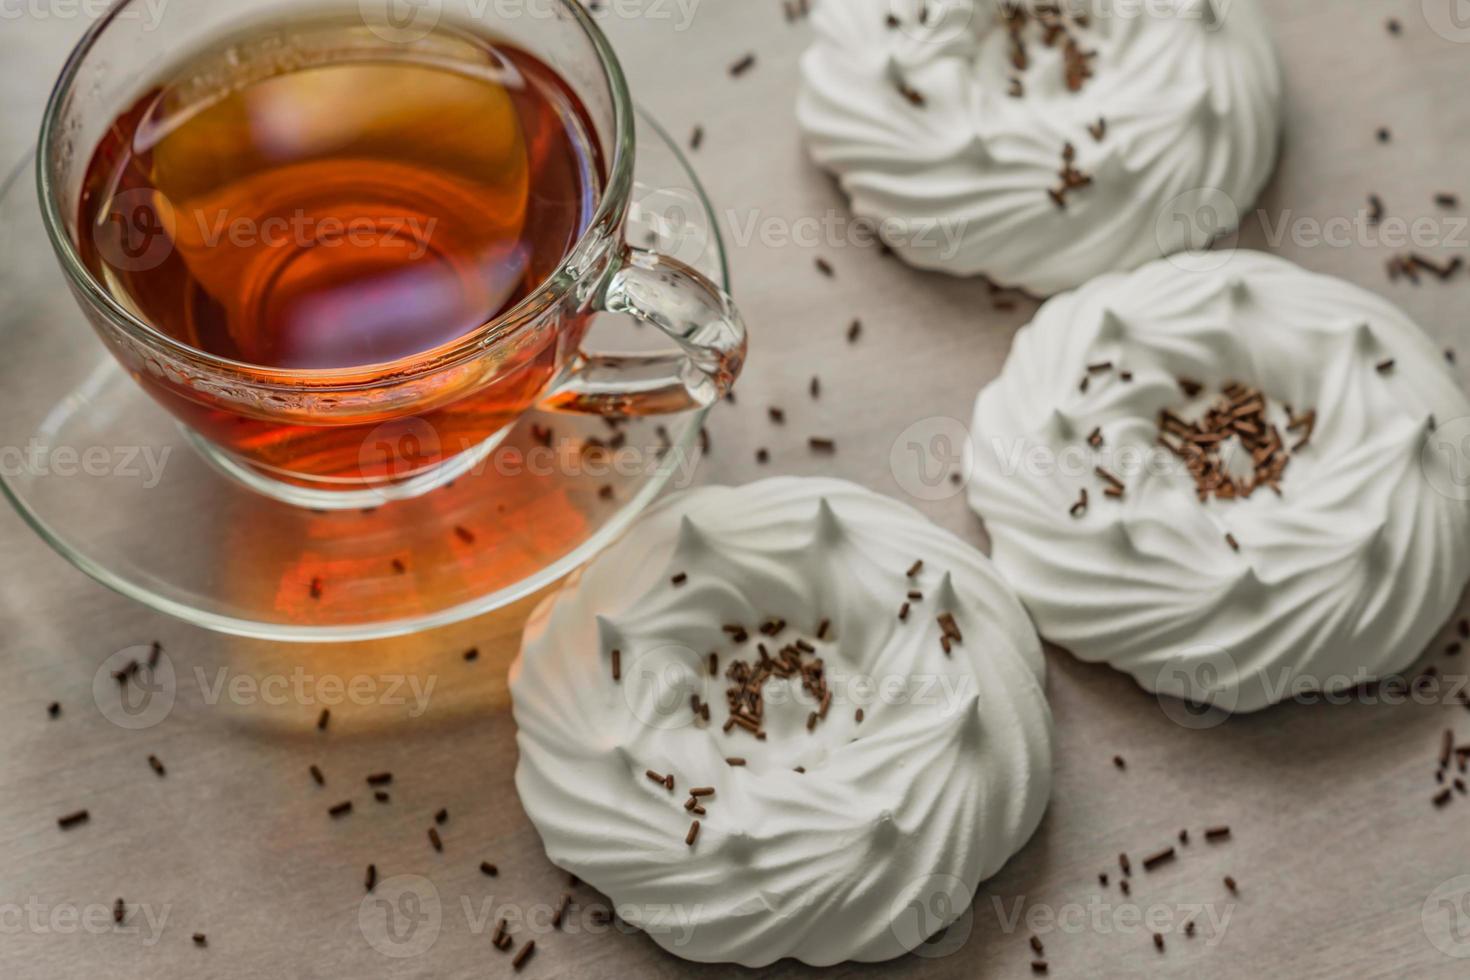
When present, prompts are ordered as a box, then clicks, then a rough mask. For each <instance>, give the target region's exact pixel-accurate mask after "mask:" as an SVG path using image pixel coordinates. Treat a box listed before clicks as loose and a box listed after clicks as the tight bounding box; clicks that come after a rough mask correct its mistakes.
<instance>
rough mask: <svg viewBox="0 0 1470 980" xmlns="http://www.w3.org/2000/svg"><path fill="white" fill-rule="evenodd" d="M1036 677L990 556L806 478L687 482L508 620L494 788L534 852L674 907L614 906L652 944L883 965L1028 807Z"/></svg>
mask: <svg viewBox="0 0 1470 980" xmlns="http://www.w3.org/2000/svg"><path fill="white" fill-rule="evenodd" d="M919 559H922V561H923V564H922V565H921V566H920V565H917V564H916V562H917V561H918V560H919ZM680 570H682V571H685V572H687V573H688V580H687V582H686V583H685V584H684V585H683V586H680V587H674V586H672V585H671V584H670V581H669V579H670V576H671V575H672V574H674V572H676V571H680ZM910 573H912V574H910ZM916 588H917V589H921V590H922V591H923V593H924V602H923V608H924V610H925V613H924V615H913V616H910V617H909V618H908V621H907V622H900V621H899V620H898V619H897V618H896V617H895V616H894V615H893V610H894V609H895V608H897V606H898V604H899V602H900V601H901V600H902V598H903V596H904V595H905V594H906V593H907V592H908V591H910V590H911V589H916ZM916 608H917V607H916ZM737 630H738V632H737ZM742 637H743V642H741V639H742ZM945 643H947V644H948V647H949V651H948V654H946V651H945V648H944V644H945ZM613 649H619V650H621V651H622V657H623V664H624V670H623V678H622V682H621V683H614V682H613V681H612V680H611V679H610V678H609V676H608V669H607V658H608V655H609V654H610V652H611V651H612V650H613ZM711 653H716V654H718V664H719V671H718V676H711V673H710V670H709V664H710V662H711V661H710V654H711ZM1044 676H1045V667H1044V663H1043V660H1042V656H1041V646H1040V642H1039V640H1038V639H1037V637H1036V634H1035V631H1034V629H1033V628H1032V626H1031V623H1030V621H1029V620H1028V619H1027V617H1026V613H1025V610H1024V609H1023V608H1022V606H1021V604H1020V602H1019V601H1018V600H1017V599H1016V597H1015V595H1014V593H1013V592H1012V591H1011V590H1010V589H1009V588H1008V587H1007V586H1006V584H1005V583H1004V582H1003V581H1002V580H1001V578H1000V576H999V575H998V574H997V572H996V570H995V568H994V567H993V566H992V565H991V564H990V562H989V560H988V559H986V558H985V556H984V555H982V554H981V553H980V552H979V551H978V550H976V549H975V548H973V547H971V546H970V545H968V544H966V543H965V542H963V541H961V540H960V539H959V538H957V537H955V536H953V535H951V534H950V533H948V532H947V531H944V530H942V529H940V528H938V527H936V526H935V525H933V524H931V523H930V522H929V521H928V520H927V519H926V518H924V517H923V516H922V515H921V514H919V513H918V512H917V511H915V510H914V509H912V508H910V507H909V506H907V505H906V504H903V503H900V502H898V501H895V500H891V499H889V498H886V497H883V496H881V495H879V494H876V493H873V492H872V491H869V490H866V489H864V488H862V487H859V486H856V485H854V484H851V483H847V482H844V481H839V480H831V479H806V478H792V477H783V478H777V479H771V480H765V481H762V482H758V483H753V484H750V485H747V486H744V487H738V488H732V487H704V488H699V489H695V490H690V491H687V492H684V493H680V494H677V495H674V496H671V497H668V498H666V499H664V500H663V501H662V502H660V503H658V504H656V505H654V506H653V507H652V508H650V509H649V511H648V512H647V513H646V514H645V515H644V516H643V517H642V518H640V519H639V521H638V522H637V523H635V524H634V526H633V527H632V528H631V529H630V530H629V532H628V533H627V534H625V535H624V536H623V537H622V539H620V540H619V541H618V542H617V543H616V544H614V545H613V546H612V547H610V548H609V549H608V550H607V551H606V552H604V553H603V554H602V555H601V556H599V557H598V558H596V559H594V560H593V561H592V563H591V564H590V565H588V566H587V567H586V568H585V569H583V570H582V571H581V572H580V573H578V574H577V575H575V576H573V578H571V579H570V580H568V582H567V583H566V585H565V586H564V587H563V588H562V590H561V591H560V592H559V593H558V594H556V595H554V596H552V597H551V598H549V599H548V600H547V601H546V602H544V603H543V604H542V605H541V606H540V608H538V609H537V610H536V612H535V613H534V614H533V615H532V617H531V619H530V622H529V623H528V625H527V627H526V632H525V636H524V639H523V642H522V647H521V654H520V656H519V658H518V659H517V660H516V662H515V664H514V665H513V666H512V667H511V672H510V692H511V697H512V702H513V706H514V712H515V720H516V725H517V728H518V730H519V732H518V737H517V742H518V746H519V749H520V761H519V765H518V767H517V769H516V789H517V791H518V793H519V795H520V798H521V802H522V803H523V805H524V806H525V810H526V813H527V815H528V816H529V817H530V819H531V821H532V823H533V824H534V825H535V827H536V829H537V831H538V832H539V833H540V835H541V839H542V842H543V843H544V845H545V848H546V852H547V856H548V857H549V858H550V859H551V861H552V862H553V863H555V864H556V865H557V866H558V867H561V868H565V869H566V870H568V871H569V872H571V873H573V874H576V875H577V876H578V877H579V878H581V879H582V880H583V881H585V882H587V883H588V885H590V886H591V887H593V888H596V889H597V890H598V891H600V892H602V893H603V894H605V895H606V896H607V897H608V899H609V900H610V901H611V903H612V904H613V906H614V907H617V908H622V907H624V906H625V905H626V906H630V907H635V908H650V909H651V908H675V909H679V910H681V915H680V918H679V919H678V921H665V922H663V923H660V922H658V921H652V920H650V921H648V922H641V923H639V925H640V926H641V927H642V928H643V930H644V931H645V932H647V933H648V935H649V936H650V937H651V938H652V939H653V940H654V941H655V942H656V943H658V944H659V945H660V946H662V947H664V948H665V949H666V950H667V951H669V952H670V953H673V954H674V955H676V956H680V957H683V958H685V959H689V960H694V961H698V962H708V963H726V962H728V963H738V964H741V965H744V966H747V967H761V966H766V965H768V964H770V963H773V962H775V961H776V960H779V959H782V958H786V957H790V958H794V959H797V960H800V961H802V962H804V963H808V964H812V965H818V966H826V965H831V964H835V963H840V962H844V961H848V960H854V961H866V962H872V961H880V960H888V959H892V958H894V957H897V956H901V955H903V954H904V953H906V952H909V951H911V950H912V949H913V948H915V947H916V946H918V944H919V943H921V942H922V941H923V940H924V939H925V938H927V937H926V936H924V935H917V934H913V933H916V932H917V930H916V929H915V928H914V926H913V924H912V908H913V906H914V904H915V903H922V905H923V907H924V908H926V909H930V910H932V911H933V912H934V913H936V914H935V915H930V916H926V917H925V918H924V920H923V921H924V922H925V923H926V925H927V926H928V928H929V930H930V931H937V930H938V929H939V928H942V927H944V926H947V925H949V924H950V923H951V922H952V921H953V920H954V918H956V917H958V916H959V915H961V914H962V913H964V912H965V911H966V910H967V909H969V908H970V905H971V901H972V899H973V896H974V893H975V890H976V888H977V886H978V885H979V883H980V882H982V881H984V880H985V879H987V878H989V877H990V876H992V875H994V874H995V873H996V872H997V871H998V870H1000V868H1001V866H1002V865H1004V864H1005V862H1006V861H1007V860H1008V859H1009V858H1010V857H1011V855H1013V854H1014V853H1015V852H1016V851H1018V850H1019V849H1020V848H1021V847H1022V846H1023V845H1024V844H1025V843H1026V841H1027V840H1028V839H1029V838H1030V837H1031V835H1032V833H1033V831H1035V829H1036V827H1037V825H1038V823H1039V822H1040V820H1041V817H1042V814H1043V812H1044V811H1045V809H1046V805H1047V802H1048V799H1049V796H1050V792H1051V768H1052V751H1051V739H1052V734H1051V732H1052V729H1051V714H1050V710H1049V709H1048V707H1047V702H1046V696H1045V693H1044V690H1043V682H1044ZM736 718H738V719H740V723H738V724H729V722H730V721H731V720H732V719H736ZM814 718H815V720H813V719H814ZM649 771H652V772H654V773H657V774H660V775H672V776H674V777H675V778H676V779H677V781H678V785H679V786H680V787H695V788H694V789H692V790H686V791H685V792H683V793H676V794H671V793H669V792H668V791H667V790H666V789H665V787H664V786H661V785H655V784H654V782H653V781H652V779H651V777H649V776H648V775H647V772H649ZM696 807H698V808H700V809H703V810H704V811H705V812H704V813H703V814H695V813H694V810H695V808H696ZM692 814H693V815H695V816H697V818H698V819H697V822H696V821H692V820H691V815H692Z"/></svg>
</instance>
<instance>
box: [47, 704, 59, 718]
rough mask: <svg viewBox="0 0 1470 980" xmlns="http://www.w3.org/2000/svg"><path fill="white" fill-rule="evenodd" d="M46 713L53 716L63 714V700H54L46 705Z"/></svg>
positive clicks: (56, 716)
mask: <svg viewBox="0 0 1470 980" xmlns="http://www.w3.org/2000/svg"><path fill="white" fill-rule="evenodd" d="M46 714H48V715H50V716H51V717H52V718H59V717H60V716H61V702H59V701H52V702H51V703H50V704H48V705H46Z"/></svg>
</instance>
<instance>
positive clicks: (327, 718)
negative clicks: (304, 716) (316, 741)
mask: <svg viewBox="0 0 1470 980" xmlns="http://www.w3.org/2000/svg"><path fill="white" fill-rule="evenodd" d="M331 720H332V709H331V708H323V709H322V713H321V714H319V715H317V716H316V730H317V731H319V732H324V731H326V730H327V725H328V724H329V723H330V722H331Z"/></svg>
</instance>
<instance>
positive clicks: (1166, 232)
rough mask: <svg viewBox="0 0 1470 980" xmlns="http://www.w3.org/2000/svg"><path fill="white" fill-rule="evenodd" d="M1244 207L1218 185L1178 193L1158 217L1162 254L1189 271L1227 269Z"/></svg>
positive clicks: (1157, 240)
mask: <svg viewBox="0 0 1470 980" xmlns="http://www.w3.org/2000/svg"><path fill="white" fill-rule="evenodd" d="M1239 227H1240V208H1239V207H1237V206H1236V203H1235V201H1234V200H1233V199H1232V198H1231V197H1230V195H1229V194H1226V193H1225V192H1224V191H1222V190H1220V189H1219V188H1218V187H1196V188H1194V189H1193V190H1188V191H1185V192H1184V193H1182V194H1178V195H1175V196H1174V197H1173V198H1170V199H1169V201H1168V202H1167V203H1166V204H1165V205H1164V206H1163V207H1162V208H1161V209H1160V210H1159V213H1158V216H1157V217H1156V218H1155V219H1154V242H1155V243H1156V244H1157V245H1158V247H1159V255H1160V256H1162V257H1165V258H1167V259H1168V260H1169V262H1170V263H1172V264H1173V265H1175V266H1177V267H1178V268H1180V269H1183V270H1185V271H1186V272H1212V271H1214V270H1216V269H1221V268H1224V266H1225V265H1226V264H1227V263H1228V262H1229V261H1230V259H1231V257H1232V256H1233V255H1234V254H1235V248H1234V242H1235V237H1236V236H1235V230H1236V229H1237V228H1239Z"/></svg>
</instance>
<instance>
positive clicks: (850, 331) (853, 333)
mask: <svg viewBox="0 0 1470 980" xmlns="http://www.w3.org/2000/svg"><path fill="white" fill-rule="evenodd" d="M862 333H863V321H861V320H854V321H852V324H851V325H850V326H849V327H848V328H847V342H848V343H849V344H855V343H857V339H858V337H860V336H862Z"/></svg>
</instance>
